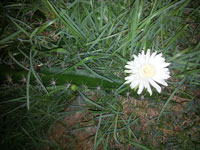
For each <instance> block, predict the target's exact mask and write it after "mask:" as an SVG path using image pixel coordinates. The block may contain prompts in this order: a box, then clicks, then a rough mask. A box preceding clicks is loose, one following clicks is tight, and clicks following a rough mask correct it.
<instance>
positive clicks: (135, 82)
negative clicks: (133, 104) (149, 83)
mask: <svg viewBox="0 0 200 150" xmlns="http://www.w3.org/2000/svg"><path fill="white" fill-rule="evenodd" d="M138 84H139V81H138V80H135V81H133V82H132V83H131V85H130V87H131V88H132V89H134V88H135V87H136V86H138Z"/></svg>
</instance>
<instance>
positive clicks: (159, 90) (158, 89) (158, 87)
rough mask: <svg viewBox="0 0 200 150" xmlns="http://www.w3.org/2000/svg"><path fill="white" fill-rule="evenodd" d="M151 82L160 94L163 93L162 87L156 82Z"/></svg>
mask: <svg viewBox="0 0 200 150" xmlns="http://www.w3.org/2000/svg"><path fill="white" fill-rule="evenodd" d="M149 82H150V84H151V85H152V86H153V87H154V88H155V89H156V90H157V91H158V93H160V92H161V87H160V86H159V85H158V84H157V83H156V82H155V81H154V80H152V79H150V80H149Z"/></svg>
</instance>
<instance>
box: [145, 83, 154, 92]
mask: <svg viewBox="0 0 200 150" xmlns="http://www.w3.org/2000/svg"><path fill="white" fill-rule="evenodd" d="M145 87H146V88H147V91H148V92H149V94H150V95H152V90H151V87H150V85H149V82H146V84H145Z"/></svg>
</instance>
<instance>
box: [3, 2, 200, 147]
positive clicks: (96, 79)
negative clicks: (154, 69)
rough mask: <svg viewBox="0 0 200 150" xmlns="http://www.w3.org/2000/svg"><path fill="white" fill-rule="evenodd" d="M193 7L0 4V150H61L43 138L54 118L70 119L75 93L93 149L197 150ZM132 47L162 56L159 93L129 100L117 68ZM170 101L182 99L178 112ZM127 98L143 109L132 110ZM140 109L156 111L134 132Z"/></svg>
mask: <svg viewBox="0 0 200 150" xmlns="http://www.w3.org/2000/svg"><path fill="white" fill-rule="evenodd" d="M199 4H200V3H199V2H197V1H190V0H174V1H172V0H162V1H159V0H153V1H149V0H124V1H122V0H115V1H114V0H113V1H105V0H99V1H94V0H74V1H70V0H59V1H55V0H42V1H39V0H31V1H29V0H17V1H10V0H7V1H6V0H3V1H1V3H0V9H1V13H0V19H1V22H0V51H1V56H0V58H1V61H0V63H1V64H0V69H1V72H0V79H1V83H2V84H1V86H0V88H1V91H0V95H1V97H2V98H1V100H0V110H1V111H0V113H1V118H0V119H1V125H0V126H1V127H0V133H1V134H0V138H1V145H2V146H1V147H3V148H4V149H64V148H62V146H63V145H62V144H58V143H54V142H52V141H51V139H50V138H49V134H52V130H53V128H54V126H55V125H56V124H57V123H61V124H63V126H65V127H66V122H64V121H63V120H64V118H65V117H68V116H70V114H71V113H72V114H73V111H72V112H66V109H67V108H68V107H69V106H71V103H72V102H73V101H75V100H77V99H78V98H79V97H81V98H82V100H83V101H84V102H85V103H86V104H87V105H86V106H81V107H80V108H81V109H82V107H83V109H84V110H85V109H87V110H88V111H89V115H90V116H91V120H92V123H91V124H92V126H95V127H96V134H95V135H93V136H91V139H93V140H94V141H93V145H92V147H93V149H104V150H106V149H138V150H139V149H141V150H142V149H146V150H148V149H181V150H182V149H194V150H195V149H199V147H200V143H199V140H200V139H199V137H198V136H197V137H193V136H194V135H196V134H198V132H199V126H198V121H199V120H198V115H199V113H200V112H199V106H200V105H198V104H199V101H198V99H199V89H200V75H199V74H200V57H199V56H200V44H199V32H200V25H199V20H200V7H199ZM142 49H145V51H146V50H147V49H151V52H154V51H158V52H159V53H163V55H164V57H165V58H166V60H167V61H168V62H170V63H171V65H170V67H169V69H170V74H171V78H170V79H169V80H168V84H169V86H168V87H165V88H163V89H162V93H161V94H158V93H156V91H155V90H154V91H153V95H152V96H149V94H148V93H147V92H145V91H143V93H142V95H137V93H136V91H134V90H131V89H130V87H129V85H124V84H123V83H124V77H125V76H126V75H125V73H124V66H125V64H126V62H127V61H129V60H132V59H133V54H138V53H139V52H141V51H142ZM23 79H25V80H23ZM54 81H55V82H54ZM175 96H176V97H178V98H179V99H180V100H181V99H185V100H187V103H183V104H182V105H181V108H183V110H182V111H180V112H179V113H178V114H176V113H175V112H174V110H173V108H172V107H173V106H176V105H178V102H176V101H174V97H175ZM94 97H95V100H94ZM133 98H134V99H137V100H138V101H137V102H138V103H140V102H144V103H148V105H147V106H146V105H145V106H144V108H143V107H142V108H138V106H135V105H133V104H132V99H133ZM126 103H128V106H127V107H125V106H126V105H125V104H126ZM149 109H151V110H152V109H157V111H158V114H157V116H156V117H155V116H154V117H153V118H151V117H152V116H151V117H150V119H149V120H148V121H147V120H146V126H145V129H144V130H143V128H144V125H143V124H142V121H144V120H142V118H141V117H143V111H144V112H145V114H146V115H148V113H147V110H149ZM126 110H127V111H128V113H127V112H125V111H126ZM76 111H79V110H76ZM195 118H197V119H195ZM188 120H190V123H188ZM187 123H188V124H187ZM177 127H179V129H177ZM72 128H73V130H81V129H82V128H85V127H82V126H81V125H79V126H75V127H72ZM74 128H75V129H74ZM175 129H177V131H175ZM66 130H67V131H68V129H67V127H66ZM69 130H70V129H69ZM167 131H168V132H167ZM172 131H173V133H172ZM169 133H171V134H169ZM63 134H64V133H63ZM65 136H71V135H67V134H66V135H65ZM71 139H73V138H71ZM69 141H70V140H69ZM78 142H79V141H78ZM73 144H74V143H73V142H72V141H71V142H70V143H67V145H68V147H67V148H68V149H73V148H74V145H76V144H74V145H73Z"/></svg>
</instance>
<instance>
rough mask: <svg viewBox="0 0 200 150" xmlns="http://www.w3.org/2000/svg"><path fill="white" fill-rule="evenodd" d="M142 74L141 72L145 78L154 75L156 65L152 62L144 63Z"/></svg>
mask: <svg viewBox="0 0 200 150" xmlns="http://www.w3.org/2000/svg"><path fill="white" fill-rule="evenodd" d="M140 74H141V76H143V77H145V78H151V77H153V76H154V74H155V69H154V66H152V65H150V64H145V65H143V66H142V68H141V69H140Z"/></svg>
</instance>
